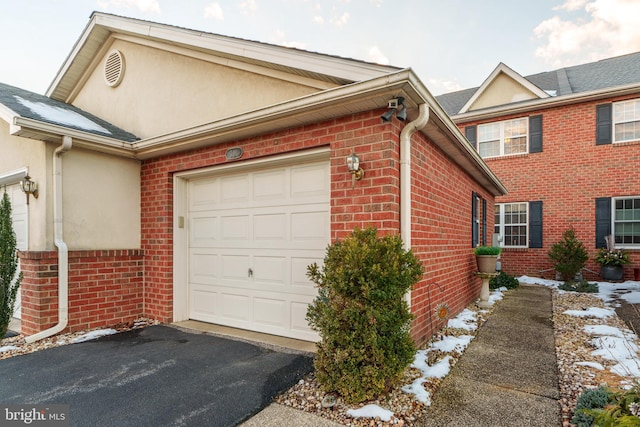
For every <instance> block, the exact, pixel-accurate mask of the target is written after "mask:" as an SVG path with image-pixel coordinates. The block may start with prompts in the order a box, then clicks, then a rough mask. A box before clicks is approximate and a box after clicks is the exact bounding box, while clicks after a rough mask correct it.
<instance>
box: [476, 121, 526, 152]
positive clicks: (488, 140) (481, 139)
mask: <svg viewBox="0 0 640 427" xmlns="http://www.w3.org/2000/svg"><path fill="white" fill-rule="evenodd" d="M528 132H529V119H528V118H526V117H525V118H520V119H514V120H505V121H502V122H496V123H486V124H482V125H478V151H479V153H480V156H481V157H483V158H485V157H498V156H508V155H511V154H524V153H526V152H527V146H528Z"/></svg>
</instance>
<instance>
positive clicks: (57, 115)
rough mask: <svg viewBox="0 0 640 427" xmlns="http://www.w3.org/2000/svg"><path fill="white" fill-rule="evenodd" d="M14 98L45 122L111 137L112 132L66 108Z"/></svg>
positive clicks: (15, 96)
mask: <svg viewBox="0 0 640 427" xmlns="http://www.w3.org/2000/svg"><path fill="white" fill-rule="evenodd" d="M13 97H14V98H15V99H16V101H18V102H19V103H20V104H22V105H23V106H25V107H26V108H28V109H29V110H31V112H33V113H34V114H37V115H38V116H40V117H41V118H43V119H44V120H47V121H50V122H54V123H60V124H62V125H67V126H73V127H76V128H80V129H84V130H86V131H90V132H102V133H106V134H109V135H111V132H109V130H107V129H105V128H104V127H102V126H100V125H99V124H97V123H96V122H94V121H93V120H91V119H89V118H87V117H85V116H82V115H80V114H78V113H76V112H75V111H71V110H66V109H64V108H60V107H56V106H53V105H47V104H45V103H43V102H33V101H29V100H26V99H24V98H21V97H19V96H17V95H13Z"/></svg>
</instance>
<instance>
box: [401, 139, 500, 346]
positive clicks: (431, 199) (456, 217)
mask: <svg viewBox="0 0 640 427" xmlns="http://www.w3.org/2000/svg"><path fill="white" fill-rule="evenodd" d="M412 147H413V148H412V165H411V168H412V196H413V207H412V239H413V241H412V250H413V252H414V254H415V255H416V256H417V257H418V258H419V259H420V260H421V261H422V262H423V265H424V268H425V275H424V278H423V280H422V281H421V282H420V283H418V284H417V285H416V286H415V287H414V290H413V292H412V295H411V302H412V310H413V313H414V314H415V315H416V320H415V321H414V324H413V328H412V332H413V336H414V339H415V340H416V341H417V342H422V341H424V340H426V339H428V338H429V337H430V336H431V335H432V334H433V333H434V332H436V331H437V330H438V329H439V328H440V327H442V326H443V325H444V324H445V323H446V321H447V320H448V318H447V319H440V318H438V316H437V313H436V309H437V307H438V306H439V305H440V304H445V305H446V306H447V307H448V308H449V311H450V314H451V315H455V314H457V313H459V312H460V311H462V309H464V308H465V307H466V306H467V305H468V304H469V303H471V302H472V301H474V300H475V299H477V298H478V295H479V294H480V286H481V281H480V279H479V278H477V277H476V276H475V275H474V274H473V273H474V272H476V271H477V267H476V260H475V256H474V255H473V249H472V232H471V216H472V214H471V199H472V192H474V191H475V192H477V193H478V194H479V195H480V197H482V198H484V199H485V200H487V213H486V214H487V239H488V241H489V242H490V241H491V240H490V239H491V236H490V233H489V231H490V230H492V229H493V219H494V215H493V196H492V195H490V194H488V193H486V192H485V191H484V190H482V188H481V187H480V186H479V185H478V184H477V183H476V182H475V181H474V180H473V179H472V178H471V177H470V176H469V175H468V174H466V173H465V172H464V171H463V170H462V169H461V168H460V167H459V166H457V165H455V164H453V163H451V161H450V159H449V158H448V157H447V156H446V155H445V154H444V153H442V152H441V151H440V150H439V149H438V148H437V147H436V146H435V145H433V144H430V143H429V142H428V141H426V139H425V138H424V136H423V135H422V134H418V135H414V136H413V144H412ZM481 232H482V231H481Z"/></svg>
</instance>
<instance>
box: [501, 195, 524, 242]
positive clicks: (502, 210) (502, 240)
mask: <svg viewBox="0 0 640 427" xmlns="http://www.w3.org/2000/svg"><path fill="white" fill-rule="evenodd" d="M519 204H525V205H526V206H527V218H526V219H525V227H526V229H527V235H526V236H525V241H526V242H527V244H526V245H506V244H505V241H506V236H505V232H504V227H505V223H504V209H503V207H504V206H505V205H519ZM495 206H500V222H499V223H498V224H494V230H495V226H496V225H499V226H500V230H499V233H498V234H499V235H500V237H501V239H500V247H502V248H512V249H522V248H528V247H529V202H509V203H496V204H495Z"/></svg>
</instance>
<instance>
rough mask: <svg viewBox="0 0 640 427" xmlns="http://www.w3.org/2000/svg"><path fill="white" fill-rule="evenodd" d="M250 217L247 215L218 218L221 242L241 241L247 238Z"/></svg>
mask: <svg viewBox="0 0 640 427" xmlns="http://www.w3.org/2000/svg"><path fill="white" fill-rule="evenodd" d="M250 223H251V217H250V216H249V215H236V216H223V217H221V218H220V228H221V232H220V234H221V237H222V239H223V240H242V241H246V240H247V239H248V238H249V231H250V227H249V225H250Z"/></svg>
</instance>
